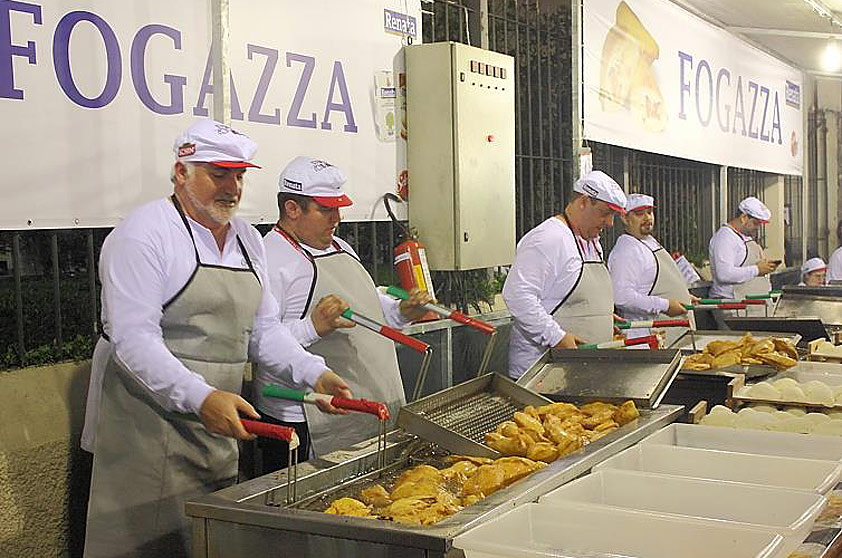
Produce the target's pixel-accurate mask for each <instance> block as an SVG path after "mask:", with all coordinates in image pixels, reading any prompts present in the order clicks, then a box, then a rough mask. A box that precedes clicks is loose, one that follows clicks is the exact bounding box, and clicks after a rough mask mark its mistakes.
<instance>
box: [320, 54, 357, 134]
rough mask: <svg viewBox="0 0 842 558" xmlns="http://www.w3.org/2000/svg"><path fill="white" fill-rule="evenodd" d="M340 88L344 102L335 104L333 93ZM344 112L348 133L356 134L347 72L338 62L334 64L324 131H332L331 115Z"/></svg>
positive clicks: (323, 126) (345, 128) (323, 125)
mask: <svg viewBox="0 0 842 558" xmlns="http://www.w3.org/2000/svg"><path fill="white" fill-rule="evenodd" d="M337 85H338V86H339V96H340V97H341V99H342V101H341V102H339V103H334V102H333V93H334V90H335V88H336V86H337ZM333 111H336V112H342V113H344V114H345V127H344V130H345V131H346V132H351V133H356V132H357V125H356V123H355V122H354V111H353V110H352V109H351V97H350V96H349V95H348V85H347V84H346V83H345V72H344V71H343V70H342V63H341V62H340V61H339V60H337V61H335V62H334V63H333V75H332V76H331V78H330V89H329V90H328V94H327V104H326V105H325V115H324V118H322V130H330V129H331V125H330V122H329V121H328V118H329V117H330V113H331V112H333Z"/></svg>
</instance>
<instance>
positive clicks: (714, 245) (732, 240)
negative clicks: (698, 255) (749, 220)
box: [708, 225, 759, 298]
mask: <svg viewBox="0 0 842 558" xmlns="http://www.w3.org/2000/svg"><path fill="white" fill-rule="evenodd" d="M751 239H752V238H751V237H750V236H746V235H744V234H742V233H739V232H737V231H736V230H734V229H733V228H731V227H730V226H729V225H722V226H721V227H719V230H718V231H716V234H714V235H713V236H712V237H711V239H710V244H709V245H708V255H709V257H710V267H711V273H712V274H713V285H712V286H711V288H710V298H734V285H739V284H741V283H745V282H747V281H750V280H751V279H753V278H755V277H757V276H758V275H759V271H758V269H757V266H756V265H748V266H742V265H741V264H742V263H743V262H744V261H745V259H746V257H747V254H748V248H747V247H746V242H748V241H750V240H751Z"/></svg>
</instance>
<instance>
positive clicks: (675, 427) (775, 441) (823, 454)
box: [640, 424, 842, 461]
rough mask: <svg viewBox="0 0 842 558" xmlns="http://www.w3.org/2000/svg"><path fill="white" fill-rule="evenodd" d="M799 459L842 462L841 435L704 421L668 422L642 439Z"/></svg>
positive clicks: (662, 443) (658, 442) (660, 443)
mask: <svg viewBox="0 0 842 558" xmlns="http://www.w3.org/2000/svg"><path fill="white" fill-rule="evenodd" d="M640 443H641V444H642V445H650V444H659V445H672V446H681V447H686V448H700V449H711V450H720V451H733V452H739V453H754V454H759V455H778V456H782V457H796V458H799V459H820V460H824V461H842V438H835V437H830V436H805V435H804V434H794V433H789V432H766V431H762V430H737V429H733V428H721V427H719V426H705V425H703V424H670V425H669V426H667V427H666V428H662V429H661V430H659V431H657V432H655V433H654V434H652V435H650V436H649V437H647V438H644V439H643V440H642V441H641V442H640Z"/></svg>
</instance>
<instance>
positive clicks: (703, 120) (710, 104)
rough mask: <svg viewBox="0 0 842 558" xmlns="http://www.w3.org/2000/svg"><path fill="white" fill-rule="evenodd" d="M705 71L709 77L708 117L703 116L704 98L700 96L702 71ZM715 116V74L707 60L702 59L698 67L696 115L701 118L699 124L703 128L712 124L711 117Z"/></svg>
mask: <svg viewBox="0 0 842 558" xmlns="http://www.w3.org/2000/svg"><path fill="white" fill-rule="evenodd" d="M703 69H704V70H705V71H706V72H707V75H708V108H707V116H702V100H701V99H702V96H701V94H700V91H699V90H700V88H701V84H702V79H701V77H702V70H703ZM712 114H713V74H711V71H710V64H708V61H707V60H704V59H702V61H701V62H699V65H698V66H697V67H696V115H697V116H698V117H699V122H701V124H702V126H705V127H706V126H707V125H708V124H710V117H711V115H712Z"/></svg>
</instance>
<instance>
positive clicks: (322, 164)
mask: <svg viewBox="0 0 842 558" xmlns="http://www.w3.org/2000/svg"><path fill="white" fill-rule="evenodd" d="M310 164H312V165H313V170H314V171H315V172H319V171H322V170H325V169H326V168H328V167H332V166H333V165H331V164H330V163H328V162H327V161H322V160H321V159H313V160H312V161H310Z"/></svg>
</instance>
